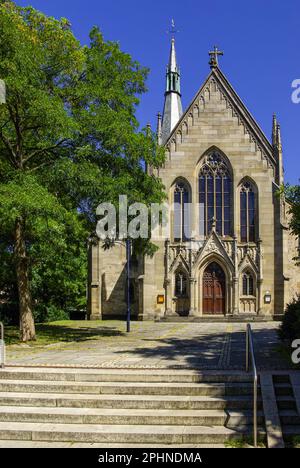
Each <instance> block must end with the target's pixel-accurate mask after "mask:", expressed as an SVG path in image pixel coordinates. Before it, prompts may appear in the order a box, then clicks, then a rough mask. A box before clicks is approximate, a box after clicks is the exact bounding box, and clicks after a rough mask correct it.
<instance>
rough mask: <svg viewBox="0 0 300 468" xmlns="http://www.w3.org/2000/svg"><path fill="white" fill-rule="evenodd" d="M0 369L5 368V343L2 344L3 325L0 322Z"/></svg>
mask: <svg viewBox="0 0 300 468" xmlns="http://www.w3.org/2000/svg"><path fill="white" fill-rule="evenodd" d="M0 357H1V360H0V369H4V367H5V343H4V325H3V323H2V322H0Z"/></svg>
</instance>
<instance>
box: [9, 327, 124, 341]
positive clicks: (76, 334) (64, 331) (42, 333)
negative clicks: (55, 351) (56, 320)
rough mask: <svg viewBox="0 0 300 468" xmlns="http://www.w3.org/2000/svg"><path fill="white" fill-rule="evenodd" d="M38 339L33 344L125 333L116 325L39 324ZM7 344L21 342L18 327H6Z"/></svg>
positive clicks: (85, 339) (37, 329)
mask: <svg viewBox="0 0 300 468" xmlns="http://www.w3.org/2000/svg"><path fill="white" fill-rule="evenodd" d="M36 333H37V337H38V339H37V341H35V342H30V344H31V345H34V344H36V345H41V346H42V345H47V344H53V343H59V342H84V341H88V340H95V339H99V337H100V338H101V337H114V336H116V337H117V336H123V335H124V333H123V332H121V331H120V330H118V329H117V328H116V327H97V328H91V327H82V326H81V327H72V326H68V325H53V324H51V325H50V324H49V325H47V324H38V325H36ZM5 341H6V344H8V345H11V344H20V339H19V332H18V330H17V329H16V327H6V329H5Z"/></svg>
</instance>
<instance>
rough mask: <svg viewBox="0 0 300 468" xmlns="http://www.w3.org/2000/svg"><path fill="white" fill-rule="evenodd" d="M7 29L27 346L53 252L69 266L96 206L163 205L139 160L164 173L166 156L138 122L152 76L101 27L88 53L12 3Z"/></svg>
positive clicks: (2, 16) (15, 227) (8, 235)
mask: <svg viewBox="0 0 300 468" xmlns="http://www.w3.org/2000/svg"><path fill="white" fill-rule="evenodd" d="M0 29H1V37H0V76H1V78H3V79H4V80H5V82H6V89H7V103H6V105H1V106H0V222H1V226H2V227H1V236H2V239H6V245H7V250H8V251H9V250H10V249H11V250H12V251H13V258H14V267H15V278H16V283H17V286H18V296H19V311H20V331H21V339H22V340H23V341H28V340H32V339H35V327H34V318H33V308H32V289H31V282H32V279H33V280H34V281H33V282H35V281H36V277H35V276H34V272H37V271H39V270H40V272H41V271H42V267H41V264H42V262H43V252H45V249H47V244H49V246H51V250H55V249H57V252H59V255H60V256H61V257H63V256H64V258H65V259H67V258H68V256H69V257H70V255H69V254H70V252H72V249H74V248H76V246H77V247H78V246H80V247H78V248H81V249H82V248H83V246H84V245H85V241H86V237H87V235H88V232H89V231H90V230H91V229H92V227H94V223H95V220H96V218H95V208H96V206H97V205H98V204H99V203H100V202H102V201H113V202H116V201H117V198H118V195H119V193H122V194H128V195H129V196H130V199H131V200H134V201H143V202H145V203H148V204H149V203H150V202H152V201H154V202H155V201H157V202H160V201H161V200H162V199H163V197H164V195H163V187H162V185H161V182H160V181H159V180H158V179H156V178H155V177H153V176H149V175H148V174H146V173H145V171H144V170H143V167H142V164H141V161H142V160H144V162H145V163H146V164H152V165H153V166H156V167H158V166H159V165H160V164H161V163H162V161H163V155H162V152H161V150H159V149H158V148H157V145H156V141H155V137H154V135H152V134H151V135H149V134H146V132H140V131H138V122H137V120H136V117H135V111H136V106H137V105H138V103H139V99H138V96H139V95H140V94H141V93H143V92H145V91H146V88H145V80H146V77H147V70H146V69H145V68H142V67H140V65H139V64H138V63H137V62H135V61H133V60H132V59H131V57H130V56H129V55H128V54H124V53H123V52H122V51H121V50H120V48H119V46H118V44H116V43H113V42H105V41H104V39H103V37H102V35H101V33H100V31H99V30H98V29H97V28H94V29H93V30H92V31H91V34H90V39H91V44H90V46H85V47H82V46H81V45H80V43H79V42H78V41H77V40H76V38H75V37H74V35H73V33H72V31H71V29H70V24H69V22H68V21H67V20H66V19H60V20H55V19H54V18H49V17H47V16H45V15H44V14H42V13H40V12H38V11H36V10H34V9H33V8H31V7H30V8H21V7H18V6H16V5H15V4H14V3H13V2H1V3H0ZM49 264H51V262H50V263H49ZM49 264H48V266H49ZM68 265H69V266H70V262H68V260H66V264H65V267H64V265H63V264H62V263H61V262H60V268H58V269H57V268H56V267H57V265H56V264H53V266H52V267H51V268H53V276H55V275H58V274H59V273H58V271H60V278H62V277H63V275H64V274H66V273H67V271H68ZM51 268H50V271H51ZM42 276H43V275H42V274H41V273H40V277H42ZM48 280H49V278H48Z"/></svg>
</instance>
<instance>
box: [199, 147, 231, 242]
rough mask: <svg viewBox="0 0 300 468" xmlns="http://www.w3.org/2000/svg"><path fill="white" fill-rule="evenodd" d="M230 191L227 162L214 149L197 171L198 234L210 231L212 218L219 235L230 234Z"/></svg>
mask: <svg viewBox="0 0 300 468" xmlns="http://www.w3.org/2000/svg"><path fill="white" fill-rule="evenodd" d="M231 191H232V182H231V177H230V172H229V169H228V167H227V164H226V162H225V160H224V158H222V156H221V155H220V154H219V153H217V152H215V151H214V152H213V153H210V154H209V155H208V156H206V158H205V161H204V164H203V165H202V167H201V169H200V173H199V205H200V213H199V219H200V235H203V236H207V235H208V234H209V233H210V231H211V228H212V222H213V219H215V221H216V230H217V232H218V234H219V235H220V236H230V235H231Z"/></svg>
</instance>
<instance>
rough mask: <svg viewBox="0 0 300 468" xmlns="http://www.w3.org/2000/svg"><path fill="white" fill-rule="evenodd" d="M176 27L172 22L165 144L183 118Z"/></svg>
mask: <svg viewBox="0 0 300 468" xmlns="http://www.w3.org/2000/svg"><path fill="white" fill-rule="evenodd" d="M174 28H175V25H174V22H173V21H172V31H171V32H172V33H173V37H172V40H171V49H170V58H169V64H168V66H167V73H166V91H165V104H164V112H163V120H162V143H163V144H164V143H165V142H166V140H167V138H168V136H169V135H170V133H171V131H172V130H173V128H174V127H175V125H176V124H177V122H178V121H179V119H180V117H181V116H182V104H181V91H180V70H179V67H178V64H177V59H176V50H175V38H174V33H175V30H174Z"/></svg>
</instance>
